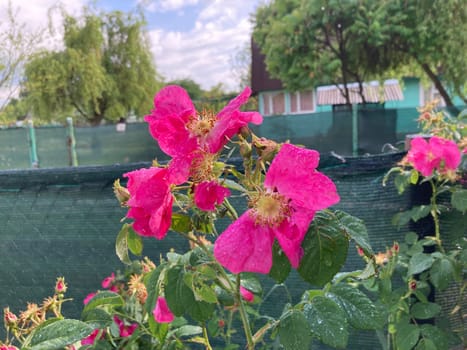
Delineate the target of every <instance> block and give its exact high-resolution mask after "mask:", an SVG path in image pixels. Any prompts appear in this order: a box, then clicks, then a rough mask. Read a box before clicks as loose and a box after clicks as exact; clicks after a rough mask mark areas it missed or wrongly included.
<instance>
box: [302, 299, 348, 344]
mask: <svg viewBox="0 0 467 350" xmlns="http://www.w3.org/2000/svg"><path fill="white" fill-rule="evenodd" d="M303 314H304V315H305V317H306V319H307V321H308V323H309V325H310V330H311V332H312V334H313V335H314V336H316V337H317V338H318V339H319V340H320V341H321V342H322V343H324V344H326V345H329V346H332V347H334V348H340V349H345V347H346V346H347V342H348V339H349V332H348V329H347V319H346V314H345V312H344V311H343V310H342V309H341V307H340V306H339V305H338V304H336V303H335V302H334V301H332V300H331V299H328V298H325V297H322V296H316V297H314V298H313V300H312V302H311V303H307V304H305V306H304V308H303Z"/></svg>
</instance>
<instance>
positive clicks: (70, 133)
mask: <svg viewBox="0 0 467 350" xmlns="http://www.w3.org/2000/svg"><path fill="white" fill-rule="evenodd" d="M66 124H67V146H68V159H69V163H68V164H69V165H70V166H78V155H77V154H76V138H75V129H74V128H73V118H71V117H67V118H66Z"/></svg>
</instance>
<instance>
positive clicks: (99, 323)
mask: <svg viewBox="0 0 467 350" xmlns="http://www.w3.org/2000/svg"><path fill="white" fill-rule="evenodd" d="M81 318H82V320H83V321H84V322H86V323H87V324H89V325H90V326H92V327H93V328H100V329H103V328H105V327H107V326H109V325H110V324H111V323H112V317H111V315H110V314H109V313H108V312H106V311H105V310H102V309H99V308H96V309H91V310H89V311H87V312H83V315H82V317H81Z"/></svg>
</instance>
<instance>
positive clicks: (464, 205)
mask: <svg viewBox="0 0 467 350" xmlns="http://www.w3.org/2000/svg"><path fill="white" fill-rule="evenodd" d="M451 204H452V206H453V207H454V208H456V209H457V210H459V211H461V212H465V211H467V190H466V189H461V188H459V189H458V188H456V191H455V192H454V193H453V194H452V196H451Z"/></svg>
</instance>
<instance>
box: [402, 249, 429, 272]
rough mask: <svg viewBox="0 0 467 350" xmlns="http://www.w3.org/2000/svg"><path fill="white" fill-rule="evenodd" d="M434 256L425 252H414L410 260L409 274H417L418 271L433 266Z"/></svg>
mask: <svg viewBox="0 0 467 350" xmlns="http://www.w3.org/2000/svg"><path fill="white" fill-rule="evenodd" d="M433 260H434V259H433V257H432V256H431V255H430V254H425V253H416V254H414V255H413V256H412V257H411V258H410V261H409V269H408V272H407V273H408V274H409V275H415V274H417V273H420V272H423V271H425V270H427V269H429V268H430V267H431V265H432V264H433Z"/></svg>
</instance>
